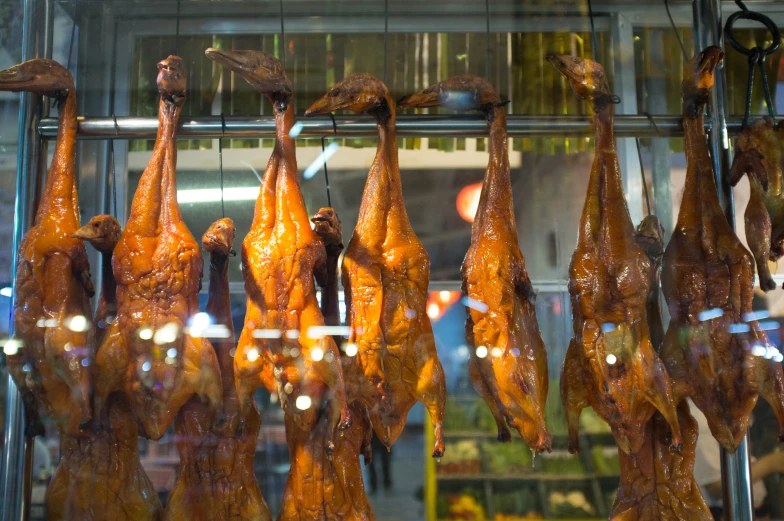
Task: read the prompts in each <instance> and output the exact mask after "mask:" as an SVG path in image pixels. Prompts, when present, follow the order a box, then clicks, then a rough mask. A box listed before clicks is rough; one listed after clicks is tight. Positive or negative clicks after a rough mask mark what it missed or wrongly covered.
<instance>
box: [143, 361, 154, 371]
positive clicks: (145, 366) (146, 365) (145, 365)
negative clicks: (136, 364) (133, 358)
mask: <svg viewBox="0 0 784 521" xmlns="http://www.w3.org/2000/svg"><path fill="white" fill-rule="evenodd" d="M150 369H152V364H151V363H150V362H144V363H143V364H142V371H144V372H145V373H146V372H148V371H149V370H150Z"/></svg>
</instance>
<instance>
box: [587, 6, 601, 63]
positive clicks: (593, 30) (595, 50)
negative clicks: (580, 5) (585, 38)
mask: <svg viewBox="0 0 784 521" xmlns="http://www.w3.org/2000/svg"><path fill="white" fill-rule="evenodd" d="M588 18H589V19H590V21H591V52H592V53H593V59H594V60H597V61H598V60H599V41H598V39H597V38H596V25H594V21H593V6H592V5H591V0H588Z"/></svg>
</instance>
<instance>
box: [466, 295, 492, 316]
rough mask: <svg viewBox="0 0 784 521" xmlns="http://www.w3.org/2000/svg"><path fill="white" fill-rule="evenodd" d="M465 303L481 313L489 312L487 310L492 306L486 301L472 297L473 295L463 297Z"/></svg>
mask: <svg viewBox="0 0 784 521" xmlns="http://www.w3.org/2000/svg"><path fill="white" fill-rule="evenodd" d="M463 305H464V306H465V307H467V308H471V309H475V310H477V311H479V312H480V313H487V310H489V309H490V306H488V305H487V304H485V303H484V302H480V301H478V300H476V299H472V298H471V297H463Z"/></svg>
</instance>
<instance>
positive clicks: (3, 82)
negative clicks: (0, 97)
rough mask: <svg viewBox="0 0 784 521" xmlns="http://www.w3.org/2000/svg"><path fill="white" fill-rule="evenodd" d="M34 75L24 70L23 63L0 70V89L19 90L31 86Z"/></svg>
mask: <svg viewBox="0 0 784 521" xmlns="http://www.w3.org/2000/svg"><path fill="white" fill-rule="evenodd" d="M34 80H35V76H34V75H32V74H28V73H27V72H26V71H25V67H24V64H21V65H14V66H13V67H9V68H8V69H5V70H3V71H0V90H3V91H11V92H19V91H21V90H25V89H27V88H29V87H30V86H32V84H33V81H34Z"/></svg>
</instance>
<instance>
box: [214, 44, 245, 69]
mask: <svg viewBox="0 0 784 521" xmlns="http://www.w3.org/2000/svg"><path fill="white" fill-rule="evenodd" d="M204 54H205V55H206V56H207V58H209V59H210V60H212V61H214V62H215V63H217V64H219V65H222V66H223V67H227V68H229V69H231V70H232V71H234V72H245V70H246V64H245V60H244V59H243V58H244V54H242V53H240V52H238V51H225V50H223V49H215V48H212V47H211V48H209V49H207V50H206V51H204Z"/></svg>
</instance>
